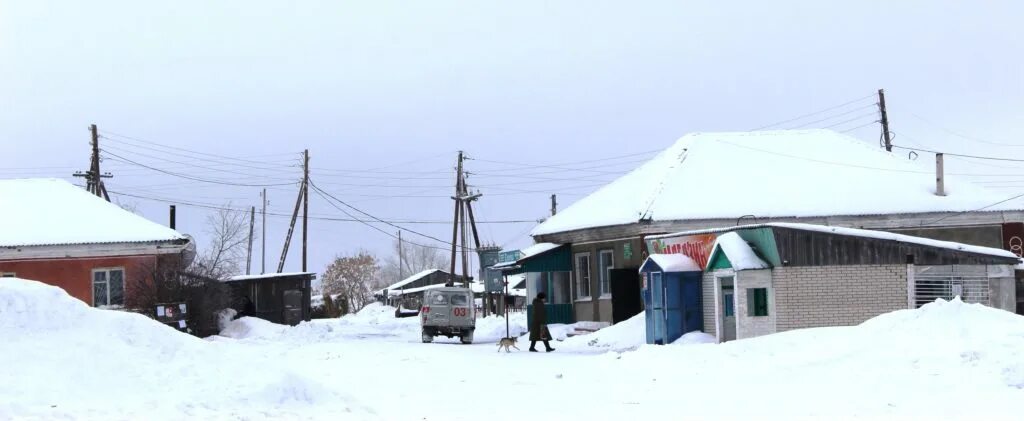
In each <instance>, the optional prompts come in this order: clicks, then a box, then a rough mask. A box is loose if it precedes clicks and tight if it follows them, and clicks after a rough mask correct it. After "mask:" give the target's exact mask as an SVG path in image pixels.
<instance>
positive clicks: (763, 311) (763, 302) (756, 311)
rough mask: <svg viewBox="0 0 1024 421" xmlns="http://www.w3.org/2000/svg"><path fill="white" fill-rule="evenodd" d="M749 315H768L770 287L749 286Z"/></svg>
mask: <svg viewBox="0 0 1024 421" xmlns="http://www.w3.org/2000/svg"><path fill="white" fill-rule="evenodd" d="M747 315H749V316H751V317H761V316H767V315H768V288H747Z"/></svg>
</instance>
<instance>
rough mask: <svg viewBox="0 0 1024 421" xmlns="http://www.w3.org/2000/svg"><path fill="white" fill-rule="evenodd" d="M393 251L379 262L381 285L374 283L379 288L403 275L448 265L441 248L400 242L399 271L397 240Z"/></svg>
mask: <svg viewBox="0 0 1024 421" xmlns="http://www.w3.org/2000/svg"><path fill="white" fill-rule="evenodd" d="M394 250H395V253H394V254H392V255H390V256H388V257H387V258H385V259H384V261H383V262H381V276H380V281H381V283H382V284H383V285H376V287H378V288H381V287H384V286H387V285H391V284H393V283H395V282H398V281H401V280H402V279H403V278H405V277H409V276H411V275H413V274H415V273H419V272H422V271H425V270H428V269H442V270H444V269H446V268H448V266H449V260H448V256H447V255H446V254H445V252H444V251H443V250H440V249H437V248H433V247H426V246H421V245H419V244H412V243H408V242H403V243H402V250H401V253H402V255H401V257H402V259H401V263H402V267H401V272H399V267H398V264H399V258H398V257H399V255H398V242H397V241H395V243H394Z"/></svg>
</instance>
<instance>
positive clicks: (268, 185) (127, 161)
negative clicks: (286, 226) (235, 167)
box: [104, 151, 299, 187]
mask: <svg viewBox="0 0 1024 421" xmlns="http://www.w3.org/2000/svg"><path fill="white" fill-rule="evenodd" d="M104 153H105V154H107V155H110V156H113V157H116V158H117V159H119V160H121V162H126V163H129V164H134V165H138V166H140V167H143V168H148V169H151V170H153V171H156V172H160V173H164V174H167V175H171V176H175V177H179V178H184V179H186V180H193V181H199V182H203V183H211V184H223V185H226V186H240V187H274V186H294V185H296V184H298V183H299V181H295V182H292V183H277V184H248V183H236V182H229V181H221V180H207V179H203V178H198V177H192V176H189V175H185V174H179V173H175V172H171V171H167V170H162V169H160V168H156V167H152V166H149V165H146V164H141V163H138V162H135V161H132V160H130V159H128V158H125V157H123V156H120V155H118V154H115V153H113V152H109V151H105V152H104Z"/></svg>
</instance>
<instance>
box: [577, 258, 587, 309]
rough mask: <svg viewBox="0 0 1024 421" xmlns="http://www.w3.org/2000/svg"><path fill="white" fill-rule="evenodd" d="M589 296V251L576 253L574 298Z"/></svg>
mask: <svg viewBox="0 0 1024 421" xmlns="http://www.w3.org/2000/svg"><path fill="white" fill-rule="evenodd" d="M587 298H590V253H578V254H576V299H587Z"/></svg>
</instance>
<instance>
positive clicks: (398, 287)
mask: <svg viewBox="0 0 1024 421" xmlns="http://www.w3.org/2000/svg"><path fill="white" fill-rule="evenodd" d="M453 279H454V281H455V282H457V283H462V282H463V281H464V280H465V277H464V276H462V275H455V276H454V278H453V277H452V275H451V274H449V273H448V272H447V271H443V270H441V269H427V270H423V271H420V272H417V273H414V274H412V275H410V276H408V277H406V278H404V279H402V280H400V281H398V282H395V283H393V284H391V285H388V286H386V287H384V288H381V289H379V290H376V291H374V292H373V295H374V297H376V298H377V301H380V302H381V303H384V304H389V305H398V304H399V303H401V305H403V306H405V307H406V308H410V309H411V308H419V303H421V302H422V301H421V300H420V299H421V298H422V297H423V292H424V291H426V290H429V289H434V288H441V287H444V286H445V284H447V283H448V282H450V281H452V280H453Z"/></svg>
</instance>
